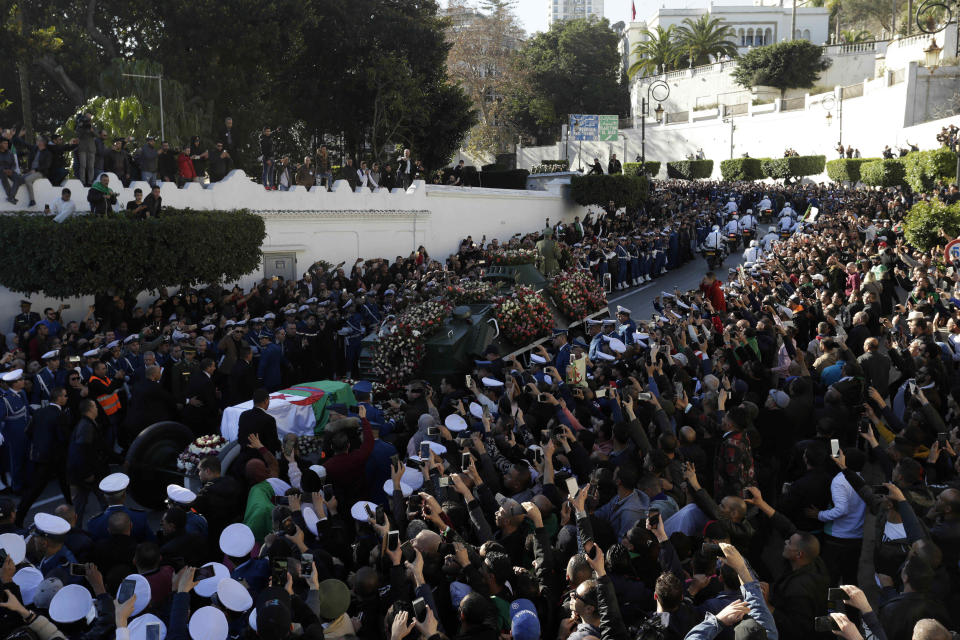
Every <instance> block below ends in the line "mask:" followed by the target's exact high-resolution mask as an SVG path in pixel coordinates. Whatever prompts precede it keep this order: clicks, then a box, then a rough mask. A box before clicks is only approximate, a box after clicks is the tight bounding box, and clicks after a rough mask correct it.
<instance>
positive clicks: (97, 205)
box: [0, 113, 463, 222]
mask: <svg viewBox="0 0 960 640" xmlns="http://www.w3.org/2000/svg"><path fill="white" fill-rule="evenodd" d="M75 122H76V125H75V133H76V137H74V138H72V139H70V140H65V139H64V137H63V135H61V134H59V133H53V134H50V135H38V136H36V137H35V138H34V139H33V141H32V142H31V141H30V140H28V139H27V132H26V129H22V128H21V129H10V128H8V129H3V130H2V131H0V185H2V187H3V190H4V195H5V197H6V200H7V202H9V203H11V204H18V202H19V200H18V198H17V192H18V190H19V189H20V187H21V186H25V187H26V189H27V197H28V199H29V201H28V203H27V206H28V207H34V206H36V205H37V200H36V196H35V192H34V183H35V182H36V181H37V180H40V179H46V180H49V181H50V183H51V184H52V185H54V186H59V185H61V184H62V183H63V181H64V180H66V179H67V177H68V176H69V175H71V173H72V175H73V176H74V177H75V178H77V179H79V180H80V181H81V182H82V183H83V185H84V187H87V188H88V189H89V190H90V191H89V192H88V193H89V194H90V197H88V200H89V202H90V206H91V211H94V212H98V211H99V212H100V213H102V212H103V210H106V209H111V208H113V209H112V210H117V209H116V208H115V207H116V205H117V204H118V203H117V202H116V201H112V200H111V197H110V189H109V179H108V181H107V182H106V183H104V184H103V185H102V186H101V187H98V186H97V185H98V184H101V182H102V179H103V176H104V175H105V174H106V173H111V174H113V175H115V176H116V177H117V179H118V180H119V181H120V183H121V185H122V186H123V187H124V188H126V187H129V186H130V184H131V183H132V182H136V181H143V182H146V183H147V184H148V185H149V187H150V188H151V189H154V188H157V187H159V185H160V184H162V183H173V184H176V185H177V186H178V187H182V186H184V185H185V184H187V183H189V182H197V183H203V184H213V183H216V182H219V181H221V180H223V179H224V178H225V177H226V176H227V174H228V173H230V171H232V170H233V169H234V168H235V167H236V165H235V162H236V158H237V157H238V153H237V145H238V140H236V137H235V133H234V130H233V119H232V118H229V117H228V118H226V119H225V121H224V125H223V129H222V131H220V132H219V133H218V134H217V135H216V136H214V139H213V140H212V141H206V140H202V139H201V138H200V136H192V137H191V138H190V140H189V141H187V142H185V143H184V144H183V145H182V146H177V145H174V144H172V143H170V142H169V141H167V140H161V141H158V140H157V139H156V138H154V137H153V136H147V138H146V140H145V141H144V143H143V144H142V145H139V144H138V143H137V142H136V141H135V140H134V139H133V138H132V137H127V138H123V137H114V138H112V139H111V136H110V134H109V132H108V131H107V129H105V128H102V127H98V126H96V123H95V122H94V119H93V116H92V114H90V113H81V114H78V115H77V117H76V119H75ZM259 151H260V155H259V156H258V162H259V163H260V164H261V165H262V167H263V172H262V175H261V176H260V178H261V183H262V184H263V186H264V188H265V189H267V190H268V191H269V190H281V191H287V190H289V189H290V188H291V187H294V186H302V187H305V188H307V189H310V188H313V187H326V189H327V190H330V189H331V188H332V187H333V183H334V182H335V181H336V180H345V181H347V183H348V184H349V185H350V188H351V189H354V190H356V189H358V188H367V189H370V190H373V189H376V188H378V187H382V188H384V189H388V190H389V189H394V188H401V189H406V188H408V187H409V186H410V185H411V184H412V183H413V181H415V180H427V179H430V178H431V174H430V172H429V171H428V169H427V168H426V167H425V166H424V165H423V162H422V161H421V160H420V159H415V158H413V157H412V156H411V153H410V150H409V149H405V150H404V151H403V152H402V153H400V154H399V155H398V157H397V158H396V160H395V161H394V162H386V163H384V164H383V165H382V166H381V164H380V163H379V162H370V163H368V162H367V161H361V162H360V163H359V164H355V163H354V160H353V158H351V157H346V158H344V159H343V161H342V165H336V164H334V154H333V153H332V152H331V151H330V150H328V149H327V146H326V145H321V146H320V147H319V148H318V149H317V150H316V154H315V155H312V156H311V155H307V156H304V157H303V161H302V162H299V161H297V160H296V159H294V160H291V157H290V155H289V154H282V153H279V150H278V148H277V145H276V143H275V138H274V132H273V131H272V130H271V129H270V128H269V127H266V128H264V129H263V132H262V134H261V135H260V138H259ZM68 156H69V157H68ZM453 171H454V173H455V174H456V177H455V178H454V179H452V180H451V181H450V182H449V184H460V180H461V174H462V171H463V166H462V163H461V166H459V167H457V168H454V170H453ZM104 186H106V187H107V189H103V187H104ZM116 187H117V185H114V188H116ZM98 190H99V191H101V193H104V194H105V195H106V198H102V197H100V196H97V195H96V194H95V193H93V192H95V191H98ZM62 196H63V198H62V199H63V201H64V202H68V203H70V204H67V205H64V204H60V201H56V202H54V203H44V205H45V211H46V213H48V214H50V215H53V216H60V214H61V213H64V211H65V210H66V211H67V213H65V214H64V215H63V216H61V219H59V220H58V222H62V221H63V220H66V219H67V218H68V217H69V216H70V215H73V212H75V210H76V204H75V201H74V200H73V199H72V197H73V194H71V193H70V190H69V189H64V190H63V191H62ZM147 197H149V194H148V196H147ZM157 197H159V194H157ZM104 200H106V203H104V202H103V201H104ZM95 201H96V202H95ZM122 204H123V203H120V205H121V206H122ZM138 207H139V204H138V205H135V206H134V207H128V209H127V211H133V210H134V209H137V208H138ZM140 211H142V210H140V209H138V210H137V215H141V217H142V214H141V213H140ZM152 213H153V214H154V215H156V213H157V212H156V211H153V212H152Z"/></svg>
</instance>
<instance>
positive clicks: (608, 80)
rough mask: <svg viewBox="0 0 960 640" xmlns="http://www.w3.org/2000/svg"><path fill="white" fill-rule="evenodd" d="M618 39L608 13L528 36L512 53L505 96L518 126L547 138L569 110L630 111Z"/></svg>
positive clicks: (540, 138) (541, 139) (542, 139)
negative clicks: (512, 68)
mask: <svg viewBox="0 0 960 640" xmlns="http://www.w3.org/2000/svg"><path fill="white" fill-rule="evenodd" d="M617 42H618V37H617V34H616V33H615V32H614V31H613V30H612V29H611V28H610V23H609V22H608V21H607V19H606V18H604V19H602V20H596V19H590V20H568V21H562V22H555V23H553V24H552V25H551V27H550V30H549V31H546V32H542V33H538V34H536V35H535V36H534V37H533V38H531V39H530V40H528V41H527V43H526V45H525V46H524V47H523V49H521V50H520V51H519V52H518V53H517V55H516V56H515V57H514V71H513V74H512V78H511V84H510V88H509V91H508V94H507V100H506V103H507V111H508V113H509V116H510V118H511V119H512V121H513V123H514V124H515V125H516V126H517V128H518V129H520V130H521V131H522V132H523V133H525V134H527V135H528V136H530V137H532V138H535V139H537V140H538V141H539V142H541V143H545V142H547V141H550V140H556V138H557V135H558V134H559V131H560V125H561V124H563V123H564V122H566V121H567V116H568V114H571V113H596V114H618V115H624V114H626V113H628V112H629V109H630V99H629V91H628V87H627V85H626V83H625V82H621V80H620V65H621V59H620V54H619V53H618V51H617Z"/></svg>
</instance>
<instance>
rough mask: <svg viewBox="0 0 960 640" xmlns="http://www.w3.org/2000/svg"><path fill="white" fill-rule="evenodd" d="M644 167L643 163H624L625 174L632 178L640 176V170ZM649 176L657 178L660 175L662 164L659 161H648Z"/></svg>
mask: <svg viewBox="0 0 960 640" xmlns="http://www.w3.org/2000/svg"><path fill="white" fill-rule="evenodd" d="M641 167H643V163H642V162H624V163H623V172H624V173H625V174H627V175H631V176H639V175H641V174H640V168H641ZM646 173H647V175H649V176H655V175H657V174H658V173H660V162H659V161H657V160H648V161H647V171H646Z"/></svg>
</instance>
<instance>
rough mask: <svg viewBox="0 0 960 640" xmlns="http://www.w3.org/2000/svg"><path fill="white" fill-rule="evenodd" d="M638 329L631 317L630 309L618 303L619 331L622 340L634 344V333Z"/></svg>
mask: <svg viewBox="0 0 960 640" xmlns="http://www.w3.org/2000/svg"><path fill="white" fill-rule="evenodd" d="M636 330H637V325H636V324H634V322H633V320H631V319H630V309H627V308H626V307H621V306H620V305H617V333H618V334H619V335H620V341H621V342H623V344H626V345H630V344H633V342H634V340H633V334H634V332H636Z"/></svg>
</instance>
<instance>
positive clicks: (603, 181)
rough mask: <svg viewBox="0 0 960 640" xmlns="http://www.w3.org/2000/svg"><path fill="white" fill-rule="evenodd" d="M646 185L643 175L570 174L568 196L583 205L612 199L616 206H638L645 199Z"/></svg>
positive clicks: (599, 204) (604, 202) (597, 203)
mask: <svg viewBox="0 0 960 640" xmlns="http://www.w3.org/2000/svg"><path fill="white" fill-rule="evenodd" d="M647 186H648V185H647V179H646V178H645V177H643V176H631V175H626V174H619V175H613V176H608V175H603V176H596V175H594V176H572V178H571V180H570V196H571V197H572V198H573V201H574V202H576V203H577V204H579V205H583V206H589V205H597V206H604V205H606V204H607V203H609V202H610V201H611V200H613V202H614V204H615V205H616V206H617V207H639V206H641V205H642V204H643V202H644V201H645V200H646V199H647Z"/></svg>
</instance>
